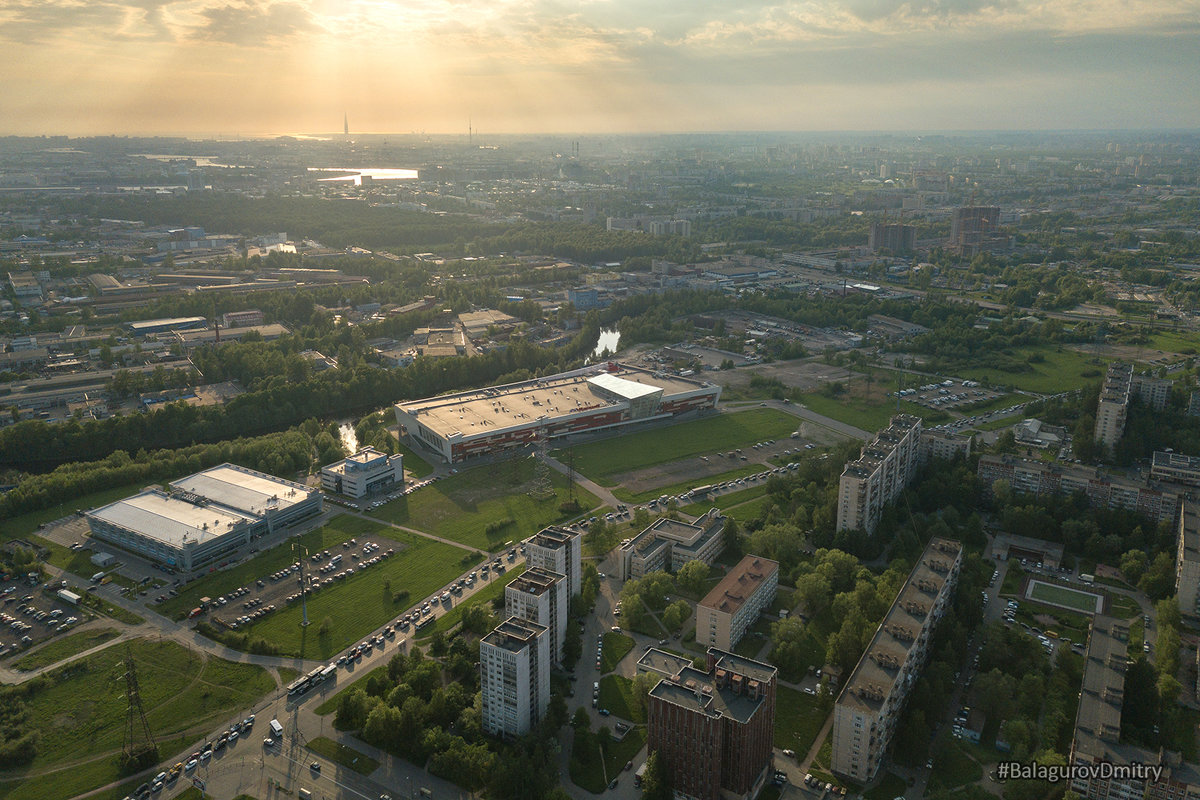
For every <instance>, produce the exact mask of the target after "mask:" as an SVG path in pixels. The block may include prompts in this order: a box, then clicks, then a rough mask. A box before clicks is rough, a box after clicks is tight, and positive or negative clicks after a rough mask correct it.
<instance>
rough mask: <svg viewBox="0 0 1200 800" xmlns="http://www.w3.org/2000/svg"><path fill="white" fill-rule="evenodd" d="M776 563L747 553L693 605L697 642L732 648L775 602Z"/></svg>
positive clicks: (777, 579) (776, 586)
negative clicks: (764, 610)
mask: <svg viewBox="0 0 1200 800" xmlns="http://www.w3.org/2000/svg"><path fill="white" fill-rule="evenodd" d="M778 587H779V563H778V562H776V561H772V560H771V559H769V558H759V557H758V556H746V557H745V558H743V559H742V560H741V561H740V562H738V564H737V566H735V567H734V568H733V569H731V570H729V572H728V573H726V575H725V577H724V578H723V579H722V580H721V582H720V583H718V584H717V585H716V586H714V587H713V589H712V591H711V592H709V593H708V594H707V595H706V596H705V597H704V599H703V600H701V601H700V602H699V604H697V606H696V641H697V643H699V644H702V645H708V646H709V647H716V648H719V649H721V650H732V649H733V648H734V647H736V646H737V643H738V642H739V641H741V638H742V636H744V635H745V633H746V631H748V630H749V629H750V626H751V625H753V624H754V623H755V622H756V621H757V620H758V616H759V614H761V613H762V611H763V609H765V608H768V607H769V606H770V605H771V603H773V602H774V601H775V590H776V589H777V588H778Z"/></svg>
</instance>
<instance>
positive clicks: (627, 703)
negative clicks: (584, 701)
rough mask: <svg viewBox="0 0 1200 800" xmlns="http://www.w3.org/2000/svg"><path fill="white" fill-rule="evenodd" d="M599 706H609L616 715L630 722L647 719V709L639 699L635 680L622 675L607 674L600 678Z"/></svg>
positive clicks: (639, 721) (640, 721)
mask: <svg viewBox="0 0 1200 800" xmlns="http://www.w3.org/2000/svg"><path fill="white" fill-rule="evenodd" d="M597 707H598V708H607V709H608V710H609V711H611V712H612V713H613V715H614V716H617V717H620V718H621V719H624V720H628V721H629V722H637V723H643V722H645V721H646V710H645V709H644V708H643V707H642V705H641V704H640V703H639V702H638V701H637V698H636V697H635V696H634V691H633V681H631V680H630V679H629V678H626V677H623V676H621V675H605V676H604V677H603V678H601V679H600V700H599V701H598V702H597Z"/></svg>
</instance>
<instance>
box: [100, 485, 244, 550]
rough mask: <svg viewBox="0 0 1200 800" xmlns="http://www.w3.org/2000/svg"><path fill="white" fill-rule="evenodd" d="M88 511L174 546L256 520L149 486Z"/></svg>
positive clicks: (210, 537) (208, 538)
mask: <svg viewBox="0 0 1200 800" xmlns="http://www.w3.org/2000/svg"><path fill="white" fill-rule="evenodd" d="M86 514H87V516H88V517H93V518H95V519H98V520H102V521H104V522H107V523H109V524H110V525H115V526H117V527H120V528H124V529H126V530H130V531H134V532H135V533H138V534H140V535H142V536H145V537H147V538H150V539H154V540H156V541H159V542H162V543H164V544H167V545H170V546H171V547H183V545H184V544H185V543H195V544H204V543H205V542H209V541H212V540H213V539H217V538H219V537H221V536H224V535H225V534H227V533H229V532H230V531H233V530H236V529H237V528H239V527H240V526H242V525H248V524H251V523H252V522H254V519H253V518H252V517H248V516H245V515H243V514H239V513H237V512H236V511H231V510H229V509H225V508H221V507H219V506H214V505H206V504H204V503H203V502H200V503H195V502H190V501H188V500H185V499H182V498H180V497H178V496H170V495H167V494H165V493H163V492H162V491H159V490H157V489H147V490H145V491H143V492H141V493H140V494H135V495H134V496H132V497H126V498H125V499H124V500H118V501H117V502H115V503H110V504H109V505H106V506H101V507H100V508H95V509H92V510H91V511H88V512H86Z"/></svg>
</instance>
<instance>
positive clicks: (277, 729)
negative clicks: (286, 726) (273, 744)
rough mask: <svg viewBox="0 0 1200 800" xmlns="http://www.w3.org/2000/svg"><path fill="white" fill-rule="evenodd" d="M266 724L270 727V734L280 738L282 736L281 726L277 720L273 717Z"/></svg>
mask: <svg viewBox="0 0 1200 800" xmlns="http://www.w3.org/2000/svg"><path fill="white" fill-rule="evenodd" d="M268 724H269V725H270V727H271V735H272V736H274V737H275V738H276V739H282V738H283V726H282V725H280V724H279V720H277V719H273V720H271V722H270V723H268Z"/></svg>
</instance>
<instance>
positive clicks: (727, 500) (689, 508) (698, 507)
mask: <svg viewBox="0 0 1200 800" xmlns="http://www.w3.org/2000/svg"><path fill="white" fill-rule="evenodd" d="M756 471H759V472H761V470H756ZM766 493H767V485H766V483H760V484H759V485H757V486H751V487H750V488H749V489H741V490H739V491H736V492H729V493H728V494H723V495H721V496H720V497H717V498H715V499H713V500H702V501H700V502H698V503H692V504H690V505H686V506H684V507H683V508H681V509H679V510H680V511H682V512H683V513H685V514H691V515H693V516H700V515H701V514H703V513H704V512H705V511H708V510H709V509H710V508H719V509H721V510H722V511H724V510H725V509H727V508H733V507H734V506H736V505H740V504H742V503H745V502H748V501H750V500H754V499H756V498H759V497H762V496H763V495H765V494H766Z"/></svg>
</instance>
